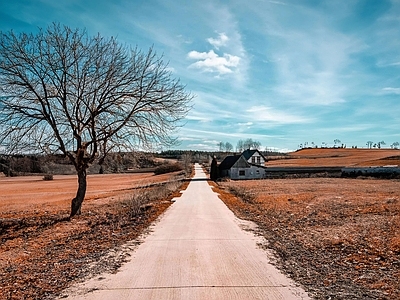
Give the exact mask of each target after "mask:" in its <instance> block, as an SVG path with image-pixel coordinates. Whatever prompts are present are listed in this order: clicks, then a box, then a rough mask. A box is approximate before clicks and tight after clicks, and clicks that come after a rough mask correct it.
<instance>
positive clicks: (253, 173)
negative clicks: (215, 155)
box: [218, 149, 266, 179]
mask: <svg viewBox="0 0 400 300" xmlns="http://www.w3.org/2000/svg"><path fill="white" fill-rule="evenodd" d="M265 161H266V159H265V157H264V156H263V155H262V154H261V152H260V151H258V150H250V149H248V150H246V151H244V152H243V153H242V154H239V155H231V156H227V157H225V159H224V160H223V161H222V162H221V163H220V164H219V166H218V170H219V175H220V177H229V178H231V179H260V178H264V177H265V169H266V168H265V166H264V164H265Z"/></svg>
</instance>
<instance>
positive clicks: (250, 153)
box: [242, 149, 266, 160]
mask: <svg viewBox="0 0 400 300" xmlns="http://www.w3.org/2000/svg"><path fill="white" fill-rule="evenodd" d="M256 152H258V154H260V156H261V157H263V158H264V160H266V159H265V157H264V155H262V153H261V152H260V151H258V150H257V149H253V150H250V149H247V150H245V151H243V153H242V155H243V157H244V158H245V159H246V160H249V159H250V157H252V156H253V155H254V153H256Z"/></svg>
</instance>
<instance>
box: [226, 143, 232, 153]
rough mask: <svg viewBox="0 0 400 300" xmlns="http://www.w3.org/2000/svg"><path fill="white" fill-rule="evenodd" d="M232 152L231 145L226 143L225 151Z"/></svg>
mask: <svg viewBox="0 0 400 300" xmlns="http://www.w3.org/2000/svg"><path fill="white" fill-rule="evenodd" d="M232 150H233V146H232V144H231V143H229V142H226V143H225V151H226V152H232Z"/></svg>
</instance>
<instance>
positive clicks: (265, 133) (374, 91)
mask: <svg viewBox="0 0 400 300" xmlns="http://www.w3.org/2000/svg"><path fill="white" fill-rule="evenodd" d="M52 22H59V23H61V24H65V25H68V26H70V27H73V28H86V29H87V31H88V32H89V33H90V34H93V35H94V34H97V33H100V34H101V35H103V36H117V38H118V40H119V41H120V42H121V43H124V44H127V45H132V46H136V45H137V46H138V47H139V48H141V49H143V50H147V49H148V48H149V47H151V46H154V48H155V50H156V51H157V53H159V54H163V55H164V57H165V59H166V60H167V61H169V67H170V68H171V70H172V72H173V74H174V76H176V77H179V78H180V80H181V82H182V83H184V84H186V86H187V89H188V90H190V91H191V92H192V93H193V94H194V95H195V96H196V97H195V99H194V102H193V109H192V110H191V111H190V113H189V114H188V116H187V118H186V120H185V124H184V126H183V127H182V128H180V130H179V131H178V132H177V134H176V135H177V137H178V138H179V140H180V141H181V144H180V145H179V146H178V147H175V148H180V149H193V150H216V149H217V148H218V147H217V144H218V143H219V142H220V141H222V142H230V143H231V144H232V145H233V146H236V143H237V141H238V140H240V139H247V138H252V139H253V140H257V141H260V142H261V144H262V149H265V148H266V147H268V149H278V150H281V151H288V150H295V149H296V148H297V147H298V145H299V144H304V143H306V142H308V143H309V145H311V143H314V144H315V145H318V146H321V145H322V143H326V144H327V145H328V146H332V145H333V144H334V142H333V141H334V140H335V139H339V140H341V141H342V143H344V144H346V145H347V147H351V146H353V145H357V146H358V147H359V148H361V147H366V142H367V141H373V142H380V141H385V142H386V145H385V147H390V144H392V143H393V142H397V141H398V142H400V114H399V112H400V101H399V98H400V0H335V1H331V0H326V1H323V0H321V1H317V0H282V1H281V0H278V1H272V0H271V1H264V0H247V1H243V0H230V1H228V0H226V1H222V0H220V1H212V0H201V1H195V0H193V1H184V0H174V1H166V0H164V1H162V0H146V1H142V0H130V1H128V0H113V1H105V0H96V1H94V0H85V1H80V0H65V1H53V0H40V1H39V0H38V1H27V0H14V1H6V0H0V30H1V31H9V30H14V31H15V32H34V31H36V30H37V28H38V27H42V28H45V27H47V25H49V24H50V23H52Z"/></svg>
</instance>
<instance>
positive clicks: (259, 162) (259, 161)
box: [257, 156, 261, 165]
mask: <svg viewBox="0 0 400 300" xmlns="http://www.w3.org/2000/svg"><path fill="white" fill-rule="evenodd" d="M257 164H259V165H261V157H260V156H257Z"/></svg>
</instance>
